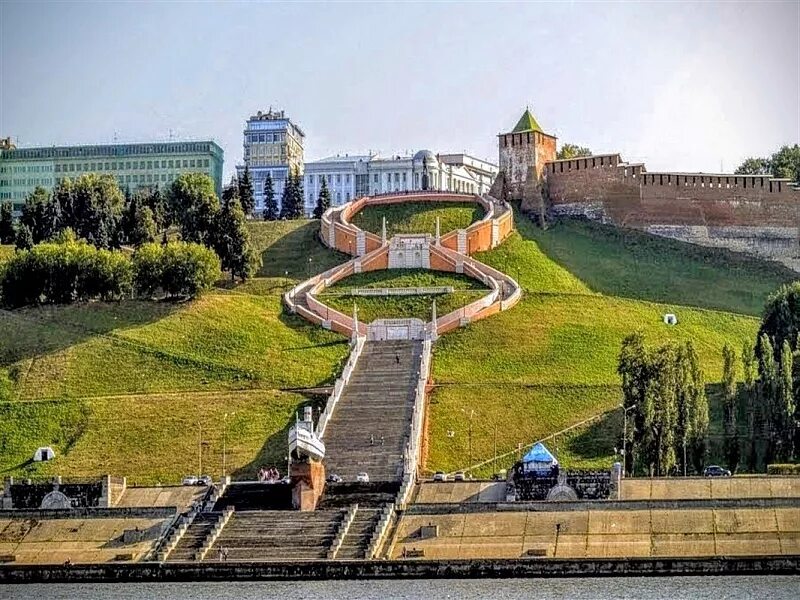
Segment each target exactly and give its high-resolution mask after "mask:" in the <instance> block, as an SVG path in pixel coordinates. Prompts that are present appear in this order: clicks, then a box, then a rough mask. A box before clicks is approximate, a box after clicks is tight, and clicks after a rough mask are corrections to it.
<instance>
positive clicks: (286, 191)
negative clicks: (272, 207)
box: [280, 174, 296, 219]
mask: <svg viewBox="0 0 800 600" xmlns="http://www.w3.org/2000/svg"><path fill="white" fill-rule="evenodd" d="M295 198H296V194H295V190H294V177H293V176H292V175H291V174H289V176H288V177H287V178H286V183H285V184H284V186H283V194H281V213H280V218H281V219H294V215H295V207H294V201H295Z"/></svg>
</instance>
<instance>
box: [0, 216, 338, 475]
mask: <svg viewBox="0 0 800 600" xmlns="http://www.w3.org/2000/svg"><path fill="white" fill-rule="evenodd" d="M251 228H252V229H253V230H254V231H256V232H257V235H254V237H255V240H256V245H257V247H258V248H259V250H260V251H261V252H262V254H263V256H262V259H263V264H264V265H268V268H267V267H265V268H262V272H273V271H274V272H277V271H280V276H279V277H259V278H256V279H254V280H253V281H251V282H248V283H247V284H246V285H244V286H239V287H237V288H235V289H232V290H227V289H217V290H214V291H212V292H210V293H208V294H206V295H205V296H204V297H203V298H201V299H199V300H196V301H193V302H187V303H181V304H175V303H168V302H136V301H126V302H120V303H100V302H97V303H88V304H77V305H72V306H58V307H52V306H51V307H41V308H32V309H25V310H19V311H13V312H7V311H0V332H2V333H1V334H0V475H6V474H12V475H23V476H45V475H49V474H53V473H59V474H62V475H65V476H89V475H99V474H102V473H106V472H108V473H113V474H119V475H127V476H129V477H131V478H132V479H133V480H134V481H137V482H155V481H161V482H165V483H166V482H176V481H177V480H179V479H180V477H181V476H182V475H184V474H186V473H190V472H195V471H196V470H197V461H198V452H197V448H198V443H199V441H200V437H201V436H202V440H203V441H204V442H207V443H206V444H205V445H204V448H205V450H204V452H206V453H207V456H206V457H205V458H204V464H206V465H207V468H204V470H207V471H208V472H209V473H210V474H212V475H215V476H218V475H219V474H220V473H221V453H222V439H223V422H224V420H225V418H224V415H225V414H226V413H228V414H229V418H228V427H229V431H228V436H227V437H228V446H229V453H228V471H229V472H232V473H234V474H239V475H246V474H248V473H249V474H252V473H254V472H255V471H256V470H257V468H258V466H260V465H261V464H265V463H266V462H271V463H275V464H278V465H280V464H281V463H282V461H283V457H284V456H285V454H286V447H285V444H286V436H285V428H286V426H287V424H288V423H289V422H290V421H291V416H292V413H293V412H294V410H295V409H297V408H298V407H299V406H300V404H301V403H302V402H304V401H305V398H304V397H302V396H300V395H298V394H295V393H291V392H287V391H284V390H286V389H292V388H300V387H313V386H317V385H321V384H326V383H330V382H331V381H332V380H333V378H334V377H335V374H336V373H337V372H338V370H339V369H340V367H341V364H342V363H343V361H344V360H345V358H346V356H347V353H348V346H347V341H346V340H345V339H344V338H343V337H342V336H339V335H337V334H335V333H331V332H328V331H325V330H323V329H322V328H319V327H315V326H313V325H311V324H309V323H307V322H306V321H304V320H303V319H300V318H299V317H296V316H293V315H288V314H285V313H284V311H283V308H282V305H281V294H282V293H283V292H284V291H285V290H286V289H287V288H288V286H289V285H291V284H292V283H293V281H295V280H296V279H299V278H303V277H305V273H304V272H303V269H302V268H294V270H290V269H291V268H292V265H294V264H295V263H297V262H298V259H297V257H298V256H300V255H301V253H303V252H306V251H308V252H310V255H311V256H312V258H316V259H318V260H317V262H316V263H312V268H314V269H317V268H320V267H321V268H325V266H326V265H333V264H335V263H336V262H337V261H339V260H341V259H342V257H341V256H340V255H337V254H334V253H330V252H328V251H326V250H325V249H324V247H323V246H322V245H321V244H320V243H319V242H318V241H317V240H316V235H315V230H316V228H318V223H313V222H310V221H300V222H291V223H284V222H279V223H269V224H264V223H254V224H251ZM287 237H288V238H291V239H292V242H291V243H288V242H286V238H287ZM299 262H300V264H302V261H299ZM269 269H272V271H270V270H269ZM287 270H289V271H290V272H289V276H288V277H289V278H288V279H287V278H286V275H285V271H287ZM234 413H235V415H234ZM42 445H52V446H53V447H54V448H55V450H56V452H57V454H58V457H57V459H56V460H55V461H54V462H53V463H51V464H48V465H32V464H30V463H29V462H28V459H29V458H30V456H32V454H33V451H34V450H35V449H36V448H37V447H38V446H42Z"/></svg>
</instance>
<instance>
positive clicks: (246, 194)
mask: <svg viewBox="0 0 800 600" xmlns="http://www.w3.org/2000/svg"><path fill="white" fill-rule="evenodd" d="M239 202H240V203H241V205H242V210H243V211H244V214H245V216H246V217H249V216H250V215H252V214H253V211H254V210H255V208H256V201H255V198H254V196H253V181H252V179H251V178H250V168H249V167H248V166H247V165H245V166H244V172H243V173H242V178H241V179H240V180H239Z"/></svg>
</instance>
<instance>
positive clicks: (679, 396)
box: [675, 347, 695, 474]
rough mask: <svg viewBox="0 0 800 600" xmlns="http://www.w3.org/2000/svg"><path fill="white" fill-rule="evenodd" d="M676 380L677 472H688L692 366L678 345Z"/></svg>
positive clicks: (692, 415)
mask: <svg viewBox="0 0 800 600" xmlns="http://www.w3.org/2000/svg"><path fill="white" fill-rule="evenodd" d="M675 360H676V381H675V386H676V387H675V401H676V409H677V426H676V428H675V449H676V454H677V456H678V464H679V473H681V474H686V473H688V472H689V467H688V465H689V453H688V450H689V449H690V448H691V447H692V441H693V440H694V421H695V419H694V413H695V405H694V401H695V394H694V386H693V380H692V366H691V363H690V361H689V356H688V353H687V349H686V348H685V347H679V348H678V349H677V351H676V353H675Z"/></svg>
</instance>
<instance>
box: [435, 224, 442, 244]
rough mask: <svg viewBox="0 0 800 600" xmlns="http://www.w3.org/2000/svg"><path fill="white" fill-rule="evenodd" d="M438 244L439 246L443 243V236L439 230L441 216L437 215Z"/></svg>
mask: <svg viewBox="0 0 800 600" xmlns="http://www.w3.org/2000/svg"><path fill="white" fill-rule="evenodd" d="M436 245H437V246H441V245H442V236H441V232H440V230H439V217H436Z"/></svg>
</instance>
